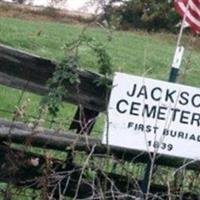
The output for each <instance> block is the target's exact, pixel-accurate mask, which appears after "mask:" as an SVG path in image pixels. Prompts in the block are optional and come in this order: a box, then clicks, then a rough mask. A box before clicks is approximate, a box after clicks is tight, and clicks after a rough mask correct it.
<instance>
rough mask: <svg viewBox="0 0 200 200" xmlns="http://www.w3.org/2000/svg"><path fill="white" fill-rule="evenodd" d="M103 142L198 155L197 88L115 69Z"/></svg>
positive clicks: (199, 115) (199, 101)
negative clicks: (116, 71)
mask: <svg viewBox="0 0 200 200" xmlns="http://www.w3.org/2000/svg"><path fill="white" fill-rule="evenodd" d="M103 143H104V144H109V145H114V146H120V147H125V148H131V149H137V150H141V151H151V152H154V151H156V152H158V153H161V154H165V155H171V156H178V157H184V158H191V159H200V89H198V88H194V87H189V86H184V85H180V84H173V83H168V82H164V81H158V80H153V79H148V78H143V77H137V76H131V75H127V74H122V73H116V74H115V78H114V82H113V89H112V92H111V97H110V102H109V108H108V122H107V124H106V127H105V131H104V135H103Z"/></svg>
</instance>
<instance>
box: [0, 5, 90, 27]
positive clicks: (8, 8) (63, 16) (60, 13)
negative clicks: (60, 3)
mask: <svg viewBox="0 0 200 200" xmlns="http://www.w3.org/2000/svg"><path fill="white" fill-rule="evenodd" d="M0 17H11V18H19V19H26V20H39V21H49V22H62V23H73V24H79V23H88V22H90V21H92V20H93V16H92V15H90V14H85V13H81V12H71V11H68V10H59V9H55V8H51V7H39V6H37V7H33V6H29V5H19V4H13V3H5V2H0Z"/></svg>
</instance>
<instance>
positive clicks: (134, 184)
mask: <svg viewBox="0 0 200 200" xmlns="http://www.w3.org/2000/svg"><path fill="white" fill-rule="evenodd" d="M0 149H1V151H0V156H1V159H0V168H1V172H3V173H0V181H1V182H5V183H8V184H12V185H15V186H20V187H26V188H32V189H34V190H39V189H43V191H44V187H47V188H46V192H48V194H49V195H51V194H52V193H53V194H54V195H52V196H53V197H54V198H55V199H59V197H60V194H62V195H63V196H69V197H72V198H73V197H74V196H75V195H76V190H78V193H77V198H79V199H80V198H88V199H93V198H92V195H93V197H95V196H96V197H98V196H99V195H100V194H98V188H99V187H100V185H101V187H102V188H104V190H105V186H106V188H107V189H106V190H107V192H106V194H105V195H107V196H108V197H109V196H111V194H110V193H109V192H112V195H116V197H117V196H118V195H120V196H122V195H123V194H124V195H130V196H133V197H134V195H135V194H138V195H140V194H139V193H140V191H141V190H140V184H141V181H140V180H138V179H135V178H134V177H132V178H130V177H125V176H122V175H118V174H115V173H106V172H103V171H101V170H97V171H96V176H95V181H94V182H93V181H92V180H87V179H85V178H84V177H82V178H84V181H81V183H79V178H80V176H81V173H82V167H81V166H77V165H76V164H75V163H67V162H68V161H67V160H66V161H64V160H57V159H54V158H51V169H52V170H49V171H48V172H47V171H46V170H45V168H46V165H47V162H48V161H47V159H46V157H45V156H42V155H39V154H36V153H31V152H27V151H25V150H23V151H22V150H19V149H16V148H10V147H9V146H7V145H2V144H1V145H0ZM36 159H37V160H38V162H37V163H35V164H34V160H36ZM63 163H65V165H64V164H63ZM112 182H113V183H114V186H115V187H113V184H112ZM44 184H46V185H44ZM167 191H168V190H167V187H166V186H161V185H156V184H151V187H150V193H151V194H156V195H158V194H160V195H161V194H162V196H164V195H166V197H167V196H168V195H169V194H168V193H167ZM8 193H9V191H8ZM119 193H120V194H119ZM0 195H1V196H3V195H4V194H3V192H2V191H1V192H0ZM18 195H19V196H20V193H18ZM170 195H172V196H173V194H170ZM112 197H113V196H112ZM112 197H110V198H106V199H113V198H112ZM30 198H31V197H30ZM94 199H95V198H94ZM120 199H122V198H120Z"/></svg>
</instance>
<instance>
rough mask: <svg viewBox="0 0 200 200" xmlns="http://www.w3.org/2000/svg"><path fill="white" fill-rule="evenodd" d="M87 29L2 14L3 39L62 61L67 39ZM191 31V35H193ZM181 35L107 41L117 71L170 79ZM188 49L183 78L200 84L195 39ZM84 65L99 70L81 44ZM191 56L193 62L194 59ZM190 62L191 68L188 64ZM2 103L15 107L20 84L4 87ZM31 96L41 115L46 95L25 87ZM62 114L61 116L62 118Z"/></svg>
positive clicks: (102, 35) (121, 35) (103, 36)
mask: <svg viewBox="0 0 200 200" xmlns="http://www.w3.org/2000/svg"><path fill="white" fill-rule="evenodd" d="M82 29H83V26H81V25H70V24H62V23H50V22H45V21H30V20H29V21H28V20H21V19H14V18H7V17H1V18H0V42H1V43H2V44H6V45H9V46H12V47H14V48H18V49H22V50H25V51H27V52H31V53H34V54H37V55H40V56H42V57H46V58H50V59H53V60H56V61H58V62H60V61H61V60H62V59H63V58H64V57H65V51H64V50H63V47H64V45H65V43H67V42H69V41H71V40H72V39H76V38H77V37H78V36H79V35H80V34H81V31H82ZM87 34H88V35H90V36H92V37H94V38H96V39H97V40H99V41H101V42H105V43H106V42H107V33H106V32H105V30H103V29H101V28H88V29H87ZM188 37H189V36H188ZM175 43H176V40H175V36H174V35H170V34H166V33H160V34H148V33H144V32H123V31H116V32H114V33H113V35H112V41H111V42H110V43H108V44H107V50H108V52H109V54H110V56H111V58H112V63H113V66H114V71H121V72H127V73H131V74H135V75H144V76H146V77H151V78H157V79H162V80H167V79H168V74H169V70H170V64H171V61H172V57H173V53H174V49H175ZM185 47H186V52H185V56H184V60H183V63H182V67H181V72H180V77H179V82H182V83H184V84H189V85H192V86H198V85H199V77H198V75H199V72H200V57H199V55H198V54H199V52H198V48H197V50H190V51H189V49H190V48H189V47H190V44H189V43H188V42H186V44H185ZM80 57H81V63H82V67H83V68H84V69H90V70H93V71H98V66H97V64H96V60H95V56H94V54H93V52H91V50H90V49H89V48H87V47H84V46H83V47H81V48H80ZM189 60H190V64H189V65H190V66H188V61H189ZM188 67H189V68H190V70H189V71H188V72H187V74H185V73H184V71H185V69H187V68H188ZM0 92H1V95H0V101H1V106H0V109H3V110H9V111H11V112H12V111H13V110H15V109H16V107H15V105H17V102H18V100H19V98H20V95H21V92H20V91H19V90H14V89H8V88H7V87H4V86H1V87H0ZM27 98H30V99H31V103H30V106H29V107H28V110H29V112H28V114H30V115H37V112H38V103H39V101H40V97H38V96H37V95H33V94H30V93H25V96H24V97H23V99H22V101H21V102H23V101H25V100H26V99H27ZM74 112H75V107H72V106H71V105H68V104H65V106H64V108H62V111H61V113H60V118H61V119H62V120H63V121H65V122H69V123H70V121H69V120H70V119H71V118H72V115H73V113H74ZM0 116H2V117H11V115H10V114H9V113H4V112H0ZM62 120H61V121H62ZM102 124H103V120H102V118H100V122H99V123H97V125H96V130H97V131H98V132H101V131H102Z"/></svg>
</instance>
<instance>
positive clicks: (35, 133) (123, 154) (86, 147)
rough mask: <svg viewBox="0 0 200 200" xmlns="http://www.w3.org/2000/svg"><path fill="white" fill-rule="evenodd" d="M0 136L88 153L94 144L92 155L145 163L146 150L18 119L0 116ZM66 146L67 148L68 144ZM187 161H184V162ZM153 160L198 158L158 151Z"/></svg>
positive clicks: (178, 162)
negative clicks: (33, 125) (182, 156)
mask: <svg viewBox="0 0 200 200" xmlns="http://www.w3.org/2000/svg"><path fill="white" fill-rule="evenodd" d="M0 140H1V141H9V142H13V143H18V144H24V143H25V142H26V141H29V143H31V145H32V146H35V147H40V148H49V149H54V150H60V151H66V149H69V148H72V149H74V150H77V151H84V152H86V153H90V151H91V149H92V148H93V147H94V146H95V148H94V153H93V155H94V156H101V157H102V156H106V155H111V156H112V158H116V159H123V160H125V161H129V162H132V163H137V162H141V163H146V162H147V160H148V158H149V154H148V153H145V152H143V153H141V152H140V151H136V150H129V149H123V148H119V147H114V146H111V147H109V148H108V147H107V146H106V145H103V144H102V143H101V140H100V139H96V138H91V137H89V136H80V135H74V134H70V133H66V132H58V131H55V130H49V129H43V128H37V129H34V130H32V129H31V128H29V127H28V125H26V124H24V123H21V122H10V121H6V120H3V119H1V120H0ZM67 147H68V148H67ZM187 162H188V163H190V164H188V165H187V164H186V163H187ZM155 164H158V165H163V166H171V167H181V166H182V165H183V164H185V166H186V168H187V169H192V170H196V169H199V166H200V162H199V161H195V162H191V161H190V160H187V161H186V160H185V159H182V158H173V157H167V156H161V155H159V156H158V157H157V159H156V161H155Z"/></svg>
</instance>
